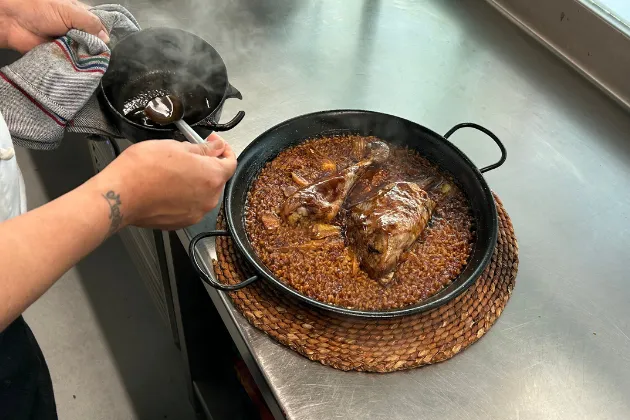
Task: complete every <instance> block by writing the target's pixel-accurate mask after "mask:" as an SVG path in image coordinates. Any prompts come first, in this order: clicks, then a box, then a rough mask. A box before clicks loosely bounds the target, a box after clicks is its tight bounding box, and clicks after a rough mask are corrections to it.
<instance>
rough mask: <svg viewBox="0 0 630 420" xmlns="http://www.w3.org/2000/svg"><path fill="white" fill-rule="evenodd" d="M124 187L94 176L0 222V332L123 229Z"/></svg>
mask: <svg viewBox="0 0 630 420" xmlns="http://www.w3.org/2000/svg"><path fill="white" fill-rule="evenodd" d="M120 192H121V186H120V185H112V183H111V182H110V181H107V180H106V179H104V178H103V177H99V176H97V177H95V178H93V179H91V180H90V181H88V182H87V183H85V184H83V185H82V186H80V187H79V188H77V189H75V190H73V191H71V192H69V193H67V194H65V195H64V196H62V197H60V198H58V199H56V200H54V201H52V202H50V203H48V204H46V205H44V206H42V207H39V208H37V209H35V210H32V211H30V212H28V213H26V214H23V215H21V216H19V217H16V218H14V219H11V220H8V221H6V222H3V223H0V331H2V330H4V328H5V327H6V326H8V325H9V324H10V323H11V322H12V321H13V320H14V319H15V318H17V317H18V316H19V315H20V314H21V313H22V312H23V311H24V310H25V309H26V308H27V307H28V306H29V305H30V304H32V303H33V302H34V301H35V300H36V299H37V298H39V297H40V296H41V295H42V294H43V293H44V292H45V291H46V290H48V288H50V286H52V285H53V283H54V282H55V281H56V280H57V279H58V278H59V277H61V276H62V275H63V273H65V272H66V271H67V270H69V269H70V268H71V267H72V266H73V265H74V264H76V263H77V262H78V261H79V260H80V259H81V258H83V257H84V256H85V255H87V254H88V253H89V252H91V251H92V250H93V249H94V248H96V247H97V246H98V245H100V244H101V242H103V240H105V239H106V238H107V237H108V236H109V235H110V234H111V233H113V232H115V231H116V230H117V229H119V228H120V227H122V223H123V216H122V211H123V206H122V204H121V203H120V201H122V199H123V198H122V197H120V195H119V194H120Z"/></svg>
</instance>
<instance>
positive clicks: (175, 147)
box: [0, 134, 236, 331]
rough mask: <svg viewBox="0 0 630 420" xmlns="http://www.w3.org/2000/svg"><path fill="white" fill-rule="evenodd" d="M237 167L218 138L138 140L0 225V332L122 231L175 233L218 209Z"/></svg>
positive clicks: (228, 151) (228, 149)
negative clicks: (67, 188)
mask: <svg viewBox="0 0 630 420" xmlns="http://www.w3.org/2000/svg"><path fill="white" fill-rule="evenodd" d="M216 156H220V157H216ZM235 168H236V158H235V156H234V154H233V153H232V151H231V149H230V148H229V146H227V145H225V143H224V142H223V140H222V139H221V138H220V137H218V136H217V135H216V134H214V135H213V136H211V138H209V143H208V145H201V146H199V145H192V144H188V143H179V142H176V141H168V140H155V141H149V142H143V143H139V144H136V145H134V146H132V147H130V148H129V149H127V150H125V151H124V152H123V153H122V154H121V156H120V157H118V158H117V159H116V160H115V161H114V162H112V163H111V164H110V165H109V166H108V167H107V168H106V169H105V170H104V171H103V172H101V173H100V174H98V175H97V176H95V177H94V178H92V179H91V180H89V181H88V182H86V183H85V184H83V185H82V186H80V187H78V188H77V189H75V190H73V191H71V192H69V193H67V194H65V195H63V196H62V197H60V198H58V199H56V200H54V201H52V202H50V203H48V204H46V205H44V206H42V207H39V208H37V209H35V210H32V211H30V212H28V213H26V214H23V215H21V216H18V217H16V218H13V219H10V220H8V221H6V222H3V223H0V331H2V330H3V329H4V328H6V327H7V326H8V325H9V324H10V323H11V322H12V321H13V320H14V319H15V318H17V317H18V316H19V315H20V314H21V313H22V312H23V311H24V310H25V309H26V308H27V307H28V306H29V305H30V304H32V303H33V302H34V301H35V300H36V299H37V298H39V297H40V296H41V295H42V294H43V293H44V292H45V291H46V290H48V288H50V286H51V285H52V284H53V283H54V282H55V281H56V280H57V279H58V278H59V277H61V275H62V274H63V273H65V272H66V271H67V270H68V269H69V268H71V267H72V266H73V265H74V264H76V263H77V262H78V261H79V260H80V259H81V258H83V257H84V256H85V255H87V254H88V253H89V252H91V251H92V250H93V249H94V248H96V247H97V246H98V245H99V244H101V243H102V242H103V240H105V239H106V238H107V237H108V236H109V235H111V234H113V233H115V232H116V231H118V230H119V229H120V228H122V227H124V226H126V225H129V224H133V225H137V226H143V227H152V228H163V229H175V228H179V227H183V226H188V225H191V224H193V223H196V222H197V221H199V220H200V219H201V218H202V217H203V215H204V214H205V213H206V212H207V211H209V210H210V209H212V208H214V207H215V206H216V205H217V203H218V200H219V197H220V194H221V190H222V188H223V185H224V184H225V182H226V181H227V180H228V179H229V177H230V176H231V175H232V173H233V172H234V170H235Z"/></svg>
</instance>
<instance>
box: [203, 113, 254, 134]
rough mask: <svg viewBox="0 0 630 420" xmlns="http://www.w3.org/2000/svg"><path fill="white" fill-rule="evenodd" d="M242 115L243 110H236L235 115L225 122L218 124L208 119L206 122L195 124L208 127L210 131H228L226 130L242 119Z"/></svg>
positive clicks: (243, 115) (243, 114)
mask: <svg viewBox="0 0 630 420" xmlns="http://www.w3.org/2000/svg"><path fill="white" fill-rule="evenodd" d="M244 117H245V111H238V113H237V114H236V116H235V117H234V118H232V119H231V120H230V121H228V122H226V123H225V124H219V123H215V122H212V121H208V122H202V123H198V124H197V125H200V126H202V127H205V128H208V129H210V130H212V131H228V130H231V129H233V128H234V127H236V126H237V125H238V123H240V122H241V121H243V118H244Z"/></svg>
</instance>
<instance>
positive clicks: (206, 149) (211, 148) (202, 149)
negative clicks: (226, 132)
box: [185, 133, 226, 157]
mask: <svg viewBox="0 0 630 420" xmlns="http://www.w3.org/2000/svg"><path fill="white" fill-rule="evenodd" d="M185 144H186V147H187V149H188V151H190V152H191V153H195V154H198V155H201V156H206V157H218V156H221V155H222V154H223V151H224V149H225V145H226V143H225V140H223V139H222V138H221V136H219V135H218V134H216V133H212V134H211V135H210V136H208V138H207V139H206V143H204V144H191V143H185Z"/></svg>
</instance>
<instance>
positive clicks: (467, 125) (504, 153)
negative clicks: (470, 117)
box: [444, 123, 507, 173]
mask: <svg viewBox="0 0 630 420" xmlns="http://www.w3.org/2000/svg"><path fill="white" fill-rule="evenodd" d="M460 128H474V129H475V130H479V131H481V132H482V133H484V134H486V135H487V136H488V137H490V138H491V139H492V140H494V142H495V143H496V144H497V146H499V149H501V159H499V161H498V162H497V163H493V164H492V165H488V166H486V167H484V168H481V169H479V172H481V173H484V172H488V171H491V170H493V169H496V168H498V167H499V166H501V165H503V163H504V162H505V159H507V150H506V149H505V146H504V145H503V143H501V140H499V138H498V137H497V136H495V135H494V133H492V131H490V130H488V129H487V128H485V127H482V126H480V125H479V124H475V123H461V124H457V125H456V126H455V127H453V128H451V129H450V130H448V132H447V133H446V134H444V138H446V139H448V138H449V137H450V136H451V135H453V133H454V132H456V131H457V130H459V129H460Z"/></svg>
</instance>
